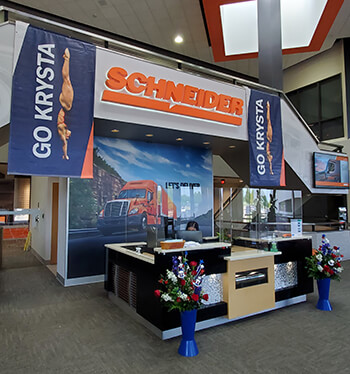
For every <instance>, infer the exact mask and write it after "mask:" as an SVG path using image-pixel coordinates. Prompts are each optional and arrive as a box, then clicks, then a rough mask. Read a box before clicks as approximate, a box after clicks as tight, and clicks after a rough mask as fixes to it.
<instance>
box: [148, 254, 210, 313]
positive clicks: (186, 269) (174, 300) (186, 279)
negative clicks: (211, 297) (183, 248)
mask: <svg viewBox="0 0 350 374" xmlns="http://www.w3.org/2000/svg"><path fill="white" fill-rule="evenodd" d="M172 263H173V266H172V269H171V270H169V269H167V270H166V275H165V276H162V275H161V277H160V279H159V283H160V284H161V285H162V289H157V290H155V291H154V294H155V295H156V296H157V297H159V298H160V301H161V302H162V303H163V304H164V305H165V306H166V307H167V308H168V310H169V311H171V310H174V309H177V310H179V311H180V312H184V311H187V310H193V309H198V308H199V307H200V306H201V303H202V300H205V301H207V300H208V295H207V294H204V293H203V291H202V279H203V277H204V263H203V260H200V261H199V263H197V262H196V261H191V262H190V263H188V262H187V252H185V256H178V257H176V256H173V258H172Z"/></svg>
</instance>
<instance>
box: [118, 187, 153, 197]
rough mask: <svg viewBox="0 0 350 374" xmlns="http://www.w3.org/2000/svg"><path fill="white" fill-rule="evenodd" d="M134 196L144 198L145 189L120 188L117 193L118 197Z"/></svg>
mask: <svg viewBox="0 0 350 374" xmlns="http://www.w3.org/2000/svg"><path fill="white" fill-rule="evenodd" d="M136 197H139V198H145V197H146V190H145V189H136V190H122V191H120V193H119V195H118V199H134V198H136Z"/></svg>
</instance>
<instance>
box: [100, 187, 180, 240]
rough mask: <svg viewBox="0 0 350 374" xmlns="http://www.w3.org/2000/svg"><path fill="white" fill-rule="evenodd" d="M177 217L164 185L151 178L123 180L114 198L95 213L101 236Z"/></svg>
mask: <svg viewBox="0 0 350 374" xmlns="http://www.w3.org/2000/svg"><path fill="white" fill-rule="evenodd" d="M165 218H173V219H174V220H175V219H176V218H177V216H176V206H175V204H174V203H173V202H172V201H171V199H170V198H169V196H168V194H167V192H166V191H165V190H164V188H163V187H162V186H160V185H158V184H157V183H155V182H154V181H151V180H140V181H131V182H127V183H126V184H125V186H124V187H123V188H122V189H121V191H120V193H119V195H118V197H117V198H116V199H115V200H110V201H107V202H106V204H105V206H104V209H103V210H102V211H101V213H100V214H99V217H98V220H97V228H98V229H99V230H100V231H101V232H102V234H104V235H110V234H112V233H113V232H116V231H119V232H120V231H126V230H128V229H130V228H137V229H139V230H146V228H147V225H163V224H164V219H165Z"/></svg>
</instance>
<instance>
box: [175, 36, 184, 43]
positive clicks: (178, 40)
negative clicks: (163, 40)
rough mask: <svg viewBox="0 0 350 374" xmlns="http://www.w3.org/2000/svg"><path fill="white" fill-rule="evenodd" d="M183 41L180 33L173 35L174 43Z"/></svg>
mask: <svg viewBox="0 0 350 374" xmlns="http://www.w3.org/2000/svg"><path fill="white" fill-rule="evenodd" d="M183 41H184V38H183V37H182V36H181V35H176V36H175V39H174V42H175V43H177V44H181V43H183Z"/></svg>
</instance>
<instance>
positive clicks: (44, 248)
mask: <svg viewBox="0 0 350 374" xmlns="http://www.w3.org/2000/svg"><path fill="white" fill-rule="evenodd" d="M57 181H58V178H48V177H36V176H33V177H32V182H31V185H32V194H31V208H32V209H40V212H39V214H38V215H37V216H36V217H32V219H31V223H30V226H31V227H30V230H31V233H32V245H31V246H32V249H33V250H34V251H35V252H36V253H37V254H38V255H39V257H40V258H41V259H42V260H43V261H45V262H46V261H49V260H50V257H51V204H52V183H53V182H57Z"/></svg>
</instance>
